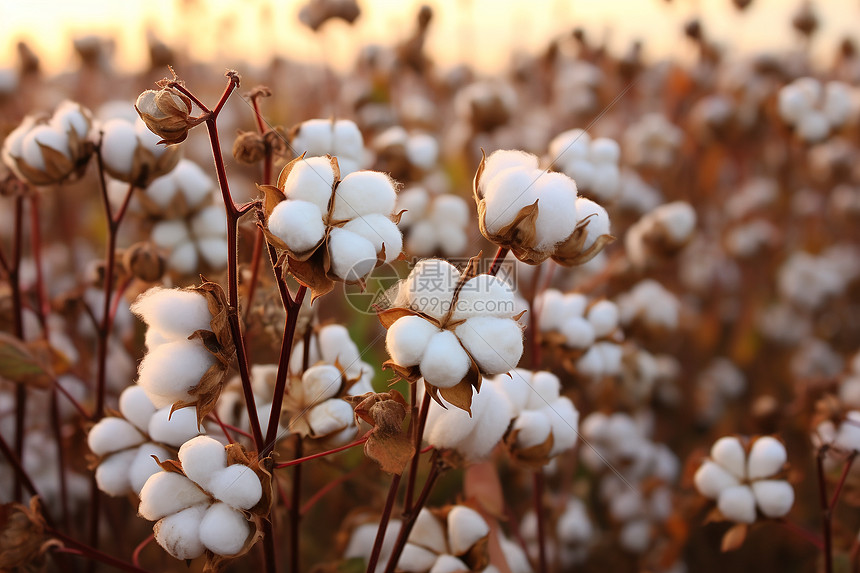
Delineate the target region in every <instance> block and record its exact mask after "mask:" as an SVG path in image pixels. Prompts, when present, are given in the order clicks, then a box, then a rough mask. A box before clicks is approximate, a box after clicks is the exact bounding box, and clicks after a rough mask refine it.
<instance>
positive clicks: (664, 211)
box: [652, 201, 696, 243]
mask: <svg viewBox="0 0 860 573" xmlns="http://www.w3.org/2000/svg"><path fill="white" fill-rule="evenodd" d="M652 213H653V214H654V217H655V218H656V219H657V220H658V221H660V222H662V223H663V225H664V226H665V228H666V230H667V231H668V232H669V235H670V236H671V237H672V238H673V239H674V240H675V241H676V242H677V243H683V242H684V241H686V240H687V239H688V238H689V237H690V235H691V234H692V233H693V230H694V229H695V227H696V211H694V210H693V207H692V206H690V204H689V203H685V202H684V201H675V202H673V203H666V204H665V205H661V206H659V207H657V208H656V209H655V210H654V211H652Z"/></svg>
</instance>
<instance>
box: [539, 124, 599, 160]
mask: <svg viewBox="0 0 860 573" xmlns="http://www.w3.org/2000/svg"><path fill="white" fill-rule="evenodd" d="M590 144H591V136H589V135H588V133H586V132H585V131H583V130H581V129H571V130H568V131H565V132H562V133H560V134H558V135H556V136H555V138H553V140H552V141H550V142H549V155H550V157H551V158H552V159H553V160H554V161H555V162H556V163H559V164H565V163H570V162H571V161H574V160H576V159H581V158H584V157H586V156H587V155H588V151H589V146H590Z"/></svg>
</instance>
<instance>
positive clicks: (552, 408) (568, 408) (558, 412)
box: [542, 397, 579, 456]
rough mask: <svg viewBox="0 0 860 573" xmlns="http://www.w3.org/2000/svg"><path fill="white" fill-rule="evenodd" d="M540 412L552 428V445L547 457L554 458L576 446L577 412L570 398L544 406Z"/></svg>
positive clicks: (562, 398) (563, 398)
mask: <svg viewBox="0 0 860 573" xmlns="http://www.w3.org/2000/svg"><path fill="white" fill-rule="evenodd" d="M542 412H543V413H544V414H545V415H546V417H547V419H548V420H549V423H550V426H552V436H553V443H552V449H551V450H550V452H549V455H551V456H555V455H558V454H560V453H561V452H563V451H565V450H569V449H570V448H572V447H573V446H574V445H575V444H576V438H577V433H576V427H577V426H578V425H579V412H578V411H577V409H576V408H574V406H573V402H571V401H570V398H567V397H561V398H559V399H558V400H556V401H555V402H552V403H551V404H549V405H547V406H545V407H544V408H543V410H542Z"/></svg>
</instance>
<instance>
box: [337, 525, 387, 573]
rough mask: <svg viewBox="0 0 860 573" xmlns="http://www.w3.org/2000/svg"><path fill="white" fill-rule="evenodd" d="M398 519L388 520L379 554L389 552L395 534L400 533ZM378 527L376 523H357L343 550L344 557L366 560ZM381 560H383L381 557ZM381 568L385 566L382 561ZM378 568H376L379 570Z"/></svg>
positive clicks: (384, 554) (385, 554)
mask: <svg viewBox="0 0 860 573" xmlns="http://www.w3.org/2000/svg"><path fill="white" fill-rule="evenodd" d="M400 526H401V523H400V520H399V519H392V520H391V521H389V522H388V528H386V530H385V537H384V538H383V540H382V551H380V555H383V556H387V555H390V554H391V550H392V549H393V548H394V542H395V540H396V539H397V534H398V533H400ZM378 528H379V526H378V524H376V523H367V524H364V525H359V526H358V527H356V528H355V530H354V531H353V532H352V536H351V537H350V538H349V543H348V544H347V546H346V549H345V550H344V552H343V557H344V559H354V558H356V557H362V558H364V559H365V560H367V559H368V558H369V557H370V551H371V548H372V547H373V542H374V540H375V539H376V531H377V529H378ZM383 561H385V560H384V559H383ZM380 565H381V567H382V568H384V567H385V564H384V563H381V564H380ZM379 570H380V569H377V571H379Z"/></svg>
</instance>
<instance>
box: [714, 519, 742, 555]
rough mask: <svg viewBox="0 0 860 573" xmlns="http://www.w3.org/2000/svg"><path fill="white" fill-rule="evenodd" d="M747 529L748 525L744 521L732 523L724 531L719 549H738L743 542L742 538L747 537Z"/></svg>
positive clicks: (724, 550)
mask: <svg viewBox="0 0 860 573" xmlns="http://www.w3.org/2000/svg"><path fill="white" fill-rule="evenodd" d="M748 531H749V525H747V524H746V523H738V524H736V525H734V526H733V527H732V528H731V529H729V530H728V531H726V533H725V535H723V541H722V543H721V544H720V550H721V551H723V552H724V553H725V552H726V551H734V550H736V549H740V547H741V545H743V544H744V540H745V539H746V538H747V532H748Z"/></svg>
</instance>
